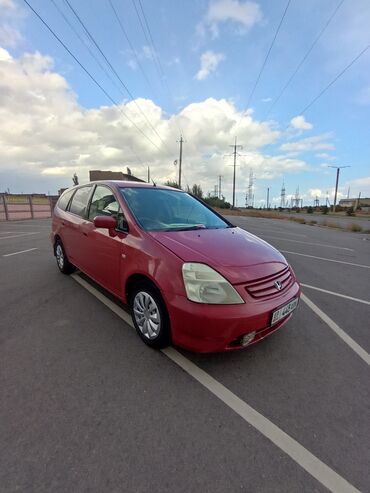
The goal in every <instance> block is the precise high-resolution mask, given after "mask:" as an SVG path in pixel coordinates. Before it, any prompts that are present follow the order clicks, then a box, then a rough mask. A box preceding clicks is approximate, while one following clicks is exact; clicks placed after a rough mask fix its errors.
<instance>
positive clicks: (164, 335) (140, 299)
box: [129, 281, 171, 349]
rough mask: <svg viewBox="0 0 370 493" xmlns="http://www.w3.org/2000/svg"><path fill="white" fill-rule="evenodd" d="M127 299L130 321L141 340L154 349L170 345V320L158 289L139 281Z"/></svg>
mask: <svg viewBox="0 0 370 493" xmlns="http://www.w3.org/2000/svg"><path fill="white" fill-rule="evenodd" d="M129 300H130V301H129V303H130V308H131V317H132V321H133V323H134V326H135V329H136V332H137V333H138V335H139V337H140V338H141V340H142V341H144V342H145V344H147V345H148V346H150V347H151V348H154V349H162V348H165V347H167V346H168V345H170V344H171V328H170V320H169V317H168V313H167V309H166V305H165V303H164V301H163V298H162V296H161V294H160V292H159V291H158V289H156V288H155V287H154V286H152V285H151V284H150V283H149V282H145V281H142V282H139V283H137V284H135V286H134V287H133V289H132V291H131V293H130V297H129Z"/></svg>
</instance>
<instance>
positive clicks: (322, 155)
mask: <svg viewBox="0 0 370 493" xmlns="http://www.w3.org/2000/svg"><path fill="white" fill-rule="evenodd" d="M315 155H316V157H318V158H320V159H326V160H328V161H334V160H335V157H334V156H331V155H330V154H328V153H327V152H320V153H319V154H315Z"/></svg>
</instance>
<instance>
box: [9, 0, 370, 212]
mask: <svg viewBox="0 0 370 493" xmlns="http://www.w3.org/2000/svg"><path fill="white" fill-rule="evenodd" d="M29 1H30V3H31V4H32V6H33V7H34V8H35V9H36V10H37V11H38V12H39V13H40V14H41V15H42V17H43V18H44V19H45V20H46V22H47V23H48V24H49V25H50V26H51V27H52V28H53V29H54V30H55V32H56V33H57V34H58V36H60V38H61V39H63V41H64V42H65V43H66V44H67V46H68V47H69V48H70V49H71V50H72V51H73V53H74V54H75V55H76V56H77V58H78V59H79V60H80V61H81V62H82V63H83V64H84V65H85V66H86V68H88V70H89V71H91V73H92V74H93V75H94V77H96V78H97V80H98V81H99V82H100V84H101V85H102V86H103V87H104V89H105V90H106V91H107V92H108V93H109V94H110V95H111V97H112V98H113V99H114V100H115V101H117V102H119V103H120V104H121V106H120V111H118V108H116V107H112V104H111V102H110V101H109V100H107V98H106V96H105V95H104V94H103V93H102V92H101V91H100V89H98V88H97V87H96V86H94V84H93V83H92V81H91V80H90V79H89V78H88V77H87V76H86V74H85V73H84V72H83V71H82V70H81V68H80V67H79V66H78V65H77V64H76V63H75V61H74V60H73V59H72V58H71V57H70V56H69V55H68V54H67V53H66V52H65V50H64V49H63V48H62V47H60V45H58V43H57V41H56V40H55V39H54V38H53V37H52V36H51V34H50V33H49V32H48V31H47V29H46V28H45V27H44V26H43V25H42V24H41V22H40V21H39V20H38V19H37V18H36V17H35V15H34V14H33V13H32V12H31V11H30V10H29V9H28V7H27V5H26V4H25V3H24V2H22V1H20V0H18V1H15V0H0V47H1V49H2V50H3V51H2V53H3V54H2V56H1V55H0V74H2V75H3V77H0V85H2V92H3V96H2V97H1V96H0V103H1V108H3V111H2V116H0V127H1V118H3V125H4V128H5V134H4V133H2V137H1V136H0V189H4V188H8V187H9V188H10V189H11V190H13V191H18V192H20V191H24V192H26V191H27V192H32V191H38V192H47V191H50V192H52V193H53V192H55V191H56V190H57V189H58V188H60V187H64V186H66V185H68V184H70V183H71V176H72V174H73V173H74V172H75V171H76V172H77V173H78V174H79V176H80V178H81V180H82V181H83V180H86V179H87V171H88V169H94V168H95V169H104V168H106V169H122V168H123V169H124V168H125V166H127V165H128V166H130V167H131V168H132V169H133V171H134V172H135V173H136V174H138V175H139V176H143V177H144V176H145V174H146V173H145V169H146V166H147V165H150V167H151V172H152V175H153V176H154V177H156V178H157V179H158V180H159V181H161V180H162V181H163V180H165V179H167V178H170V179H173V178H174V177H175V173H176V168H175V166H174V165H173V161H174V160H175V159H177V158H178V147H177V146H178V144H177V143H176V139H177V138H178V137H179V135H178V134H179V132H180V129H181V130H182V131H183V133H184V138H185V139H186V143H185V144H184V182H185V183H189V184H190V185H192V184H193V183H195V182H196V183H201V185H202V187H203V189H204V190H205V191H206V192H207V191H210V190H213V187H214V184H216V182H217V176H218V175H219V174H221V175H222V176H223V189H224V192H225V195H226V198H227V199H230V198H231V182H232V168H231V167H230V164H231V158H230V157H227V156H224V154H227V153H229V152H230V148H228V144H232V142H233V140H234V138H235V135H237V137H238V141H239V142H240V143H241V144H243V150H241V151H240V153H241V154H245V155H242V156H240V158H239V167H238V170H237V199H238V205H243V204H244V196H245V191H246V187H247V182H248V176H249V171H250V169H253V172H254V174H255V202H256V204H263V202H264V200H265V196H266V189H267V187H270V189H271V194H270V196H271V197H272V199H273V204H278V202H279V195H280V188H281V184H282V181H283V180H284V181H285V185H286V189H287V193H288V194H294V192H295V190H296V188H297V187H298V186H299V189H300V193H301V195H302V196H303V198H304V201H305V202H306V203H312V202H313V199H314V197H315V196H316V195H318V196H319V198H320V200H321V201H325V197H326V192H327V191H328V192H329V196H330V198H331V200H332V189H333V186H334V183H335V170H333V169H330V168H328V167H327V166H328V165H350V166H351V167H350V168H347V169H344V170H343V171H342V175H341V188H340V193H341V195H343V196H344V195H346V194H347V189H348V187H349V186H350V189H351V195H353V194H358V193H359V192H361V193H362V196H365V195H367V196H369V195H370V166H369V161H368V156H369V154H370V153H369V151H370V139H369V123H370V122H369V106H370V70H369V68H370V49H369V50H368V51H367V52H366V53H365V54H364V55H363V56H362V57H361V58H360V59H359V60H358V61H357V62H356V63H355V64H354V65H353V66H352V67H351V68H350V69H349V70H348V71H347V72H346V73H345V74H344V75H343V76H342V77H341V78H340V79H339V80H338V81H337V82H336V83H335V84H334V85H333V86H332V87H331V88H330V89H329V90H328V91H327V92H326V93H325V94H324V95H323V96H322V97H321V98H320V99H319V100H318V101H317V102H316V103H315V104H314V105H313V106H312V107H311V108H310V109H309V110H308V111H307V112H306V113H305V114H304V115H303V116H302V115H301V110H302V109H303V108H304V107H305V106H306V105H307V104H308V103H309V102H310V101H311V100H312V99H313V98H314V97H315V96H316V95H317V94H318V93H319V92H320V91H321V90H322V89H323V88H324V87H325V86H326V85H327V84H328V83H329V82H330V81H331V80H332V79H333V78H334V77H335V76H336V75H337V74H338V73H339V72H340V71H341V70H343V68H344V67H346V65H347V64H348V63H349V62H350V61H351V60H352V59H353V58H354V57H355V56H356V55H357V54H358V53H360V52H361V50H363V49H364V48H365V47H366V46H367V45H368V44H369V43H370V33H369V30H368V26H369V25H370V2H368V1H367V0H358V1H350V0H344V1H343V2H342V3H340V2H339V0H333V1H332V0H326V1H316V0H310V1H303V0H291V2H290V4H289V6H288V9H287V11H286V15H285V18H284V20H283V23H282V25H281V29H280V31H279V33H278V36H277V38H276V42H275V43H274V45H273V47H272V50H271V53H270V57H269V59H268V61H267V63H266V66H265V69H264V71H263V72H262V75H261V78H260V80H259V83H258V85H257V87H256V90H255V92H254V94H253V97H252V98H250V95H251V90H252V87H253V85H254V83H255V82H256V78H257V75H258V73H259V71H260V68H261V65H262V62H263V60H264V57H265V56H266V53H267V51H268V49H269V47H270V45H271V41H272V39H273V36H274V34H275V32H276V28H277V26H278V24H279V22H280V20H281V17H282V14H283V11H284V9H285V8H286V5H287V2H286V1H285V0H274V1H259V2H258V1H243V0H201V1H199V0H197V1H195V0H194V1H184V0H182V1H180V0H172V1H169V0H161V1H158V2H150V1H149V0H141V3H142V6H143V8H144V11H145V13H146V18H147V21H148V24H149V27H150V30H151V34H152V37H153V40H154V43H155V48H156V52H155V53H154V54H153V48H152V46H151V45H150V43H149V42H148V41H150V39H148V38H149V36H148V34H147V36H146V37H145V35H144V33H143V30H142V28H141V25H140V23H139V20H138V17H137V14H136V11H135V8H134V5H136V7H137V9H138V10H139V12H140V4H139V2H138V0H135V2H133V1H132V0H124V1H122V0H120V1H119V0H111V2H112V4H113V6H114V8H115V9H116V12H117V14H118V16H119V18H120V20H121V23H122V25H123V27H124V29H125V30H126V33H127V35H128V37H129V39H130V42H131V45H132V46H133V47H134V49H135V52H136V55H137V57H138V59H139V62H140V66H141V68H142V69H143V71H144V72H145V77H144V76H143V74H142V71H141V68H140V67H139V66H138V64H137V58H136V57H135V54H134V53H133V52H132V50H131V48H130V46H129V44H128V43H127V40H126V39H125V37H124V35H123V33H122V32H121V30H120V26H119V24H118V22H117V20H116V18H115V15H114V12H113V10H112V8H111V6H110V2H109V0H95V1H92V0H88V1H84V2H81V1H76V0H70V3H71V5H72V6H73V8H74V9H75V10H76V12H77V13H78V14H79V16H80V18H81V19H82V20H83V22H84V23H85V25H86V26H87V27H88V29H89V31H90V32H91V34H92V35H93V36H94V39H95V40H96V41H97V43H98V44H99V46H100V47H101V48H102V50H103V52H104V53H105V54H106V56H107V58H108V59H109V61H110V62H111V64H112V65H113V67H114V68H115V70H116V72H117V73H118V74H119V76H120V78H121V80H122V81H123V82H124V84H125V85H126V87H128V88H129V91H130V93H131V94H132V95H133V96H134V98H135V99H136V100H137V101H136V105H134V103H132V102H130V101H129V99H128V97H127V94H126V93H125V92H124V91H123V90H121V89H122V88H120V90H119V89H118V88H119V87H120V86H119V83H118V82H117V81H115V84H113V83H112V81H111V80H110V79H108V78H107V76H106V74H105V73H104V72H103V71H102V70H101V68H100V67H99V66H98V65H97V63H96V61H95V60H94V59H93V58H92V57H91V56H90V54H89V52H88V51H87V49H86V47H85V46H84V45H83V44H82V43H81V41H80V39H78V37H76V35H75V33H74V32H73V31H72V30H71V28H70V26H68V25H67V24H66V22H65V20H64V19H63V17H62V16H61V15H60V12H59V11H58V10H57V9H56V8H55V5H54V4H53V3H52V2H51V1H50V2H49V1H48V2H46V1H45V0H29ZM54 2H55V4H56V5H57V7H58V8H59V10H61V11H62V12H63V13H64V15H65V16H66V17H67V18H68V20H69V22H70V23H71V24H72V25H73V27H74V29H75V30H76V31H77V32H78V33H79V35H80V36H81V37H83V39H84V40H85V43H87V44H88V46H89V47H90V49H91V50H92V51H94V52H96V48H95V46H94V45H93V44H92V43H91V41H89V40H87V38H86V36H85V34H84V33H83V31H82V28H81V26H80V24H79V23H78V21H77V20H76V18H75V17H74V16H73V13H72V11H71V10H70V9H69V8H68V6H67V4H66V3H65V1H64V0H54ZM338 5H340V6H339V8H338V10H337V12H336V14H335V16H334V17H333V19H332V20H331V22H330V24H329V25H328V27H327V29H326V30H325V32H324V33H323V35H322V37H321V38H320V40H319V41H318V43H317V44H316V46H315V47H314V49H313V50H312V53H311V54H310V55H309V57H308V58H307V60H306V61H305V63H304V64H303V66H302V67H301V69H300V70H299V72H298V73H297V75H296V76H295V78H294V79H293V81H292V83H291V84H290V85H289V87H288V88H287V90H286V91H285V93H284V94H283V95H282V97H281V99H280V100H279V101H278V103H277V104H276V105H275V106H274V107H273V109H272V111H271V112H270V113H268V110H269V108H270V106H271V103H272V102H273V101H274V98H276V96H277V95H278V94H279V92H280V90H281V88H282V87H283V86H284V84H285V83H286V81H287V80H288V79H289V77H290V76H291V74H292V73H293V71H294V69H295V68H296V66H297V65H298V63H299V62H300V60H301V59H302V57H303V56H304V55H305V53H306V52H307V50H308V49H309V47H310V45H311V44H312V42H313V40H314V39H315V38H316V37H317V35H318V34H319V32H320V31H321V30H322V29H323V27H324V26H325V24H326V22H327V21H328V19H329V18H330V16H331V15H332V14H333V12H334V11H335V9H336V8H337V7H338ZM142 22H143V24H144V26H145V20H144V19H143V18H142ZM5 53H6V54H5ZM97 56H99V57H100V63H101V64H102V65H104V60H103V59H102V58H101V56H100V55H99V54H98V55H97ZM156 57H157V59H159V60H160V64H161V68H160V69H159V70H158V67H157V65H156V63H155V58H156ZM107 70H109V69H107ZM161 70H163V72H162V73H161ZM158 72H159V73H158ZM111 77H112V78H113V79H114V77H115V76H114V75H111ZM146 79H147V80H149V83H148V81H147V80H146ZM1 80H2V82H1ZM14 81H16V82H15V83H14ZM35 95H36V96H37V97H36V96H35ZM35 98H36V99H35ZM249 100H250V104H249V107H248V108H247V104H248V101H249ZM19 101H22V102H23V105H21V104H16V102H18V103H19ZM138 106H139V107H140V110H141V114H138V110H137V107H138ZM122 111H124V112H128V114H129V115H131V117H132V119H133V120H134V121H135V122H136V123H137V126H138V127H140V128H141V129H142V131H143V132H144V133H145V134H146V135H148V136H150V140H151V141H153V142H154V143H155V144H156V146H157V147H155V146H153V145H152V144H151V143H150V142H149V141H148V140H145V138H144V137H143V135H142V134H140V133H139V131H138V130H137V129H136V128H132V126H130V124H127V122H126V124H124V123H123V122H122V121H121V120H122V115H121V114H120V113H122ZM142 113H145V115H146V117H147V119H148V120H150V122H151V124H152V127H154V128H155V129H156V131H157V134H159V135H160V137H161V139H162V140H159V138H158V135H157V134H154V133H153V130H152V128H150V127H149V126H148V123H147V122H144V121H143V116H142ZM297 117H298V118H297ZM292 119H293V120H292ZM25 122H27V124H26V123H25ZM51 122H52V123H51ZM32 132H33V134H32ZM25 135H26V138H25ZM1 149H2V150H1ZM132 154H134V155H132ZM139 160H140V162H139Z"/></svg>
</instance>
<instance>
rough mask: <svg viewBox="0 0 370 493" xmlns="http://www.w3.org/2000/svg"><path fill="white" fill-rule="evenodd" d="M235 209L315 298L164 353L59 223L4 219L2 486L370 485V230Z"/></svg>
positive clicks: (208, 488)
mask: <svg viewBox="0 0 370 493" xmlns="http://www.w3.org/2000/svg"><path fill="white" fill-rule="evenodd" d="M228 219H229V220H230V221H231V222H233V223H234V224H236V225H238V226H240V227H242V228H244V229H246V230H248V231H250V232H252V233H254V234H256V235H257V236H260V237H261V238H263V239H264V240H266V241H268V242H269V243H271V244H272V245H274V246H275V247H276V248H278V249H279V250H280V251H281V252H282V253H283V254H284V255H285V257H286V258H287V260H288V261H289V263H290V264H291V265H292V266H293V268H294V270H295V272H296V274H297V277H298V279H299V281H300V282H301V283H302V285H303V288H302V290H303V294H304V297H303V300H302V301H301V303H300V305H299V307H298V309H297V311H296V313H295V315H294V316H293V318H292V319H291V320H290V321H289V322H288V324H287V325H286V326H285V327H283V328H282V329H281V330H280V331H277V332H276V333H275V334H273V335H272V336H270V337H269V338H267V339H266V340H264V341H263V342H262V343H260V344H256V345H255V346H251V347H250V348H246V349H245V350H242V351H238V352H229V353H222V354H192V353H189V352H186V351H183V350H178V349H174V348H170V349H169V350H165V351H163V352H161V351H154V350H151V349H149V348H148V347H146V346H145V345H144V344H143V343H142V342H141V341H140V339H139V338H138V337H137V335H136V334H135V332H134V330H133V329H132V327H131V325H130V324H129V323H126V322H125V320H126V319H127V313H126V312H125V311H124V307H123V306H122V305H121V304H120V303H119V302H118V301H116V300H114V299H113V298H112V297H111V296H110V295H109V294H107V293H106V292H105V291H103V290H102V289H100V288H99V287H97V286H96V285H95V284H94V283H92V282H91V281H89V280H88V279H86V277H85V276H83V275H81V274H78V273H77V274H75V275H74V276H73V277H71V276H69V277H68V276H64V275H62V274H60V273H59V271H58V269H57V266H56V263H55V259H54V257H53V255H52V250H51V245H50V241H49V232H50V221H49V220H35V221H22V222H16V223H0V273H1V274H0V275H1V277H0V279H1V283H0V290H1V296H0V312H1V319H0V326H1V330H0V351H1V354H0V356H1V372H0V389H1V399H0V443H1V451H0V491H4V492H13V491H27V492H29V491H31V492H44V491H45V492H50V491H53V492H59V491H61V492H62V491H63V492H64V491H93V492H102V491H109V492H115V491H117V492H118V491H120V492H122V491H125V492H157V491H158V492H163V491H168V492H197V491H201V492H212V493H216V492H220V493H221V492H235V491H250V492H259V491H260V492H265V491H266V492H284V493H285V492H297V491H299V492H301V491H302V492H323V491H328V490H331V491H346V492H347V491H348V492H350V491H363V492H366V491H370V468H369V459H370V447H369V443H370V426H369V423H370V385H369V375H370V368H369V366H370V356H369V352H370V335H369V331H370V322H369V320H370V297H369V292H370V290H369V285H370V241H369V240H368V237H366V236H365V235H358V234H353V233H347V232H342V231H335V230H326V229H323V228H316V227H311V226H308V225H301V224H295V223H291V222H288V221H276V220H270V219H261V218H243V217H229V218H228ZM76 281H78V282H76ZM184 370H185V371H184Z"/></svg>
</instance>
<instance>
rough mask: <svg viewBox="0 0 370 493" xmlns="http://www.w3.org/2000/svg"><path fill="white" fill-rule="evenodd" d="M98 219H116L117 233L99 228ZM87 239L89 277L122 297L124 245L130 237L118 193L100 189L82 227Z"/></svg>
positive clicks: (95, 191) (98, 186)
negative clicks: (110, 217)
mask: <svg viewBox="0 0 370 493" xmlns="http://www.w3.org/2000/svg"><path fill="white" fill-rule="evenodd" d="M96 216H113V217H115V218H116V219H117V229H116V231H115V232H114V234H112V232H110V231H108V230H107V229H102V228H95V226H94V218H95V217H96ZM82 230H83V234H84V235H85V238H87V245H88V248H87V250H86V253H85V255H86V273H87V274H88V275H89V276H91V277H92V278H93V279H94V280H95V281H97V282H98V283H99V284H101V285H103V286H104V287H105V288H107V289H109V290H110V291H112V292H114V293H116V294H120V292H121V291H122V289H121V279H122V277H121V274H122V273H121V254H122V243H123V242H124V240H125V238H126V236H127V230H128V228H127V223H126V220H125V217H124V214H123V212H122V210H121V208H120V205H119V203H118V201H117V198H116V196H115V194H114V192H113V191H112V190H111V189H110V188H109V187H108V186H106V185H96V187H95V190H94V192H93V194H92V197H91V202H90V206H89V210H88V214H87V218H86V221H85V222H84V223H83V225H82Z"/></svg>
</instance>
